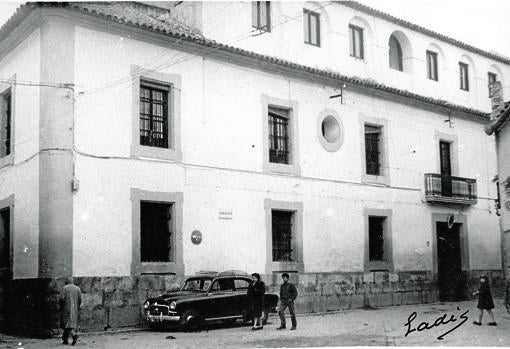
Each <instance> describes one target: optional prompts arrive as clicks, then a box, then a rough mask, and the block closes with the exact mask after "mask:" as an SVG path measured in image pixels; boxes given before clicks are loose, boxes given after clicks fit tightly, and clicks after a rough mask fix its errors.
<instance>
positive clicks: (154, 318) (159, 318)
mask: <svg viewBox="0 0 510 349" xmlns="http://www.w3.org/2000/svg"><path fill="white" fill-rule="evenodd" d="M145 318H146V319H147V321H149V322H167V321H170V322H177V321H179V320H180V319H181V317H180V316H179V315H178V314H177V313H173V314H172V313H171V314H169V315H163V314H161V315H150V314H145Z"/></svg>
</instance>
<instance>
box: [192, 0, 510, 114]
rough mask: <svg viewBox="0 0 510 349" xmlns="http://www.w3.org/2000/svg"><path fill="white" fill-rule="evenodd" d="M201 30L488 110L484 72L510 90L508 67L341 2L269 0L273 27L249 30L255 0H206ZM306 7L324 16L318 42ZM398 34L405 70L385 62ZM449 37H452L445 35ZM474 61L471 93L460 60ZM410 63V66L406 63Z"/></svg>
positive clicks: (274, 53) (256, 48)
mask: <svg viewBox="0 0 510 349" xmlns="http://www.w3.org/2000/svg"><path fill="white" fill-rule="evenodd" d="M202 5H203V18H202V25H203V28H204V29H203V34H204V35H205V37H208V38H213V39H215V40H217V41H218V42H221V43H227V44H229V45H232V46H235V47H241V48H243V49H246V50H250V51H255V52H258V53H263V54H267V55H271V56H276V57H279V58H283V59H287V60H289V61H292V62H297V63H300V64H304V65H307V66H313V67H316V68H321V69H327V70H332V71H334V72H338V73H341V74H344V75H347V76H357V77H360V78H366V79H373V80H375V81H377V82H381V83H384V84H386V85H388V86H393V87H396V88H400V89H403V90H408V91H412V92H415V93H418V94H421V95H425V96H430V97H434V98H437V99H443V100H447V101H449V102H452V103H455V104H459V105H464V106H467V107H471V108H474V109H479V110H484V111H487V112H489V111H490V100H489V98H488V87H487V85H488V82H487V73H488V72H489V71H491V72H493V73H497V74H498V77H499V78H500V79H502V84H503V89H504V95H505V96H508V95H509V93H510V67H509V66H508V65H507V64H504V63H500V62H495V61H493V60H491V59H489V58H486V57H484V56H481V55H479V54H476V53H472V52H470V51H467V50H465V49H461V48H459V47H457V46H454V45H451V44H448V43H446V42H442V41H440V40H437V39H434V38H431V37H429V36H427V35H425V34H422V33H420V32H417V31H413V30H410V29H407V28H404V27H400V26H398V25H396V24H394V23H391V22H388V21H386V20H383V19H380V18H376V17H373V16H370V15H368V14H365V13H364V12H361V11H359V10H355V9H352V8H350V7H348V6H342V5H341V4H340V3H331V2H302V1H291V2H271V11H272V17H271V20H272V26H273V27H272V30H271V32H268V33H264V34H262V35H257V34H259V32H258V31H254V29H253V28H252V17H251V16H252V14H251V3H250V2H235V3H233V2H204V3H203V4H202ZM303 7H306V8H308V9H310V10H313V11H315V12H318V13H320V15H321V47H320V48H319V47H316V46H312V45H309V44H305V43H304V33H303ZM349 23H351V24H354V25H357V26H360V27H362V28H364V33H365V59H363V60H361V59H358V58H353V57H351V56H350V53H349V27H348V26H349ZM394 32H399V33H400V34H401V35H402V37H405V38H407V41H408V42H409V44H410V45H409V50H408V52H409V54H406V50H405V47H403V50H404V58H406V57H407V59H404V61H405V63H404V72H400V71H396V70H392V69H390V68H389V65H388V40H389V37H390V35H391V34H392V33H394ZM446 35H448V34H447V33H446ZM426 50H433V51H435V52H438V53H439V54H438V60H439V63H438V65H439V68H438V69H439V71H438V74H439V81H437V82H436V81H432V80H429V79H427V75H426V74H427V69H426V58H425V52H426ZM460 60H462V61H464V62H465V63H468V64H469V65H470V68H469V69H470V73H469V74H470V91H469V92H466V91H462V90H460V89H459V65H458V63H459V61H460ZM406 64H409V66H410V69H409V71H407V72H406V71H405V70H406V68H405V65H406Z"/></svg>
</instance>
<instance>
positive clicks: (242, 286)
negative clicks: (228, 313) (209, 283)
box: [233, 278, 251, 315]
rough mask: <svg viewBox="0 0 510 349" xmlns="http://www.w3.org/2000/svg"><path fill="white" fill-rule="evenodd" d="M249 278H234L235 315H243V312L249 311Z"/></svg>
mask: <svg viewBox="0 0 510 349" xmlns="http://www.w3.org/2000/svg"><path fill="white" fill-rule="evenodd" d="M250 283H251V280H249V279H246V278H236V279H234V287H235V291H234V293H235V299H234V302H233V303H234V307H235V309H234V311H235V314H236V315H244V314H245V313H247V314H250V313H251V309H250V308H251V305H250V304H249V300H248V296H247V294H246V293H247V292H248V287H249V286H250Z"/></svg>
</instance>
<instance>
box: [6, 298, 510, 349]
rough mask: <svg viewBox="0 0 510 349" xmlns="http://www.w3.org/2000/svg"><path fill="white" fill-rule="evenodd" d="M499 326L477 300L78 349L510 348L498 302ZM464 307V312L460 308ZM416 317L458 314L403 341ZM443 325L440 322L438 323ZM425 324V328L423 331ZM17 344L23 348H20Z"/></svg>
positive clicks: (31, 344) (507, 320)
mask: <svg viewBox="0 0 510 349" xmlns="http://www.w3.org/2000/svg"><path fill="white" fill-rule="evenodd" d="M495 303H496V306H497V309H496V312H495V313H496V321H497V322H498V326H497V327H492V326H487V325H486V324H487V322H488V321H487V320H488V319H486V318H484V320H483V321H484V324H483V326H474V325H473V324H472V322H473V320H474V319H475V317H476V314H477V309H476V304H475V302H460V303H436V304H431V305H408V306H398V307H389V308H383V309H376V310H352V311H345V312H338V313H334V314H325V315H306V316H300V317H298V330H297V331H289V330H285V331H276V327H277V326H278V324H279V321H278V319H277V317H276V316H273V317H272V318H271V319H270V322H271V323H270V324H268V325H266V326H265V327H264V329H263V330H261V331H256V332H252V331H251V330H250V327H244V326H231V327H218V326H212V328H209V330H208V331H206V330H204V331H201V332H196V333H183V332H176V331H175V332H152V331H146V330H138V331H124V332H123V331H118V332H111V333H100V334H98V333H94V334H91V333H89V334H83V335H82V336H81V337H80V339H79V342H78V344H77V345H76V347H78V348H108V349H115V348H122V349H127V348H278V347H334V346H359V345H363V346H367V345H370V346H371V345H376V346H394V345H398V346H510V315H507V314H506V312H505V309H504V308H503V307H502V305H501V304H502V301H501V300H496V301H495ZM457 307H458V308H460V311H459V310H457ZM466 310H468V313H467V315H466V316H467V317H468V320H467V321H466V322H465V323H464V324H463V325H461V326H460V327H459V328H457V329H456V330H454V331H452V332H451V333H449V334H447V335H446V336H445V337H444V339H443V340H438V339H437V337H438V336H440V335H442V334H443V333H445V332H447V331H448V330H450V329H451V328H453V327H455V326H456V325H458V324H459V323H460V322H462V319H461V318H460V315H461V314H462V313H464V312H465V311H466ZM413 312H416V313H417V317H416V319H415V320H414V321H413V322H412V325H411V326H412V328H417V327H418V325H419V324H420V323H421V322H422V321H426V322H428V323H429V327H431V325H432V324H433V323H434V322H435V320H436V319H437V318H438V317H441V316H442V315H443V314H445V313H446V314H448V315H447V316H446V317H445V318H444V322H448V319H451V315H454V316H455V318H456V319H457V320H456V321H450V323H448V324H446V325H440V326H437V327H434V328H432V329H429V330H423V331H420V332H418V331H414V332H412V333H410V334H409V335H408V336H407V337H405V332H406V327H405V326H404V323H406V322H407V319H408V317H409V316H410V315H411V313H413ZM439 322H440V321H438V323H439ZM423 327H424V325H423V326H421V328H423ZM18 342H21V343H22V345H21V346H18ZM21 347H22V348H25V349H31V348H37V349H45V348H58V347H61V348H62V347H64V346H63V345H62V344H61V343H60V340H59V339H57V338H53V339H46V340H34V339H19V338H15V337H8V336H1V337H0V348H21Z"/></svg>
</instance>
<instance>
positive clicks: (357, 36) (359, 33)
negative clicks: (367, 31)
mask: <svg viewBox="0 0 510 349" xmlns="http://www.w3.org/2000/svg"><path fill="white" fill-rule="evenodd" d="M349 33H350V35H349V39H350V43H351V45H350V51H351V56H352V57H356V58H361V59H363V58H365V52H364V47H363V45H364V43H363V28H360V27H357V26H355V25H351V24H349Z"/></svg>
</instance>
